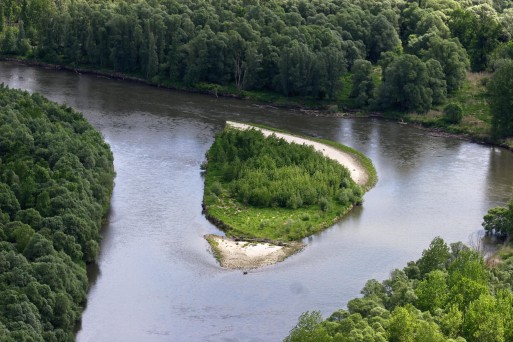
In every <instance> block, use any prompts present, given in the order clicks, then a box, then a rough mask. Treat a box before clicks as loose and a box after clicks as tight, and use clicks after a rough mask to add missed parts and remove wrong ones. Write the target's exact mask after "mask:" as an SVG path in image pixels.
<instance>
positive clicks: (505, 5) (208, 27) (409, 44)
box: [0, 0, 513, 138]
mask: <svg viewBox="0 0 513 342" xmlns="http://www.w3.org/2000/svg"><path fill="white" fill-rule="evenodd" d="M512 37H513V3H512V2H510V1H506V0H479V1H478V0H474V1H472V0H444V1H437V0H423V1H405V0H378V1H376V0H352V1H342V0H326V1H306V0H289V1H258V0H233V1H206V0H202V1H178V0H120V1H107V0H94V1H93V0H74V1H71V0H60V1H55V0H22V1H15V0H6V1H3V2H2V3H1V4H0V40H1V42H0V51H1V52H2V53H3V54H4V55H9V54H11V55H18V56H24V57H27V58H37V59H40V60H44V61H48V62H51V63H60V64H66V65H70V66H76V67H80V66H88V67H92V68H94V69H101V70H113V71H116V72H122V73H126V74H131V75H137V76H139V77H142V78H144V79H147V80H150V81H151V82H153V83H156V84H163V85H175V86H176V85H184V86H189V87H195V88H201V87H206V88H216V87H217V86H225V87H232V88H233V91H234V92H237V91H243V90H244V91H263V92H274V93H281V94H283V95H284V96H301V97H303V98H312V99H318V100H319V99H329V100H332V101H333V100H340V99H341V98H342V99H343V98H345V99H346V100H347V101H345V102H343V104H344V105H352V106H356V107H358V108H370V109H380V110H390V109H392V110H401V111H416V112H421V113H422V112H427V111H428V110H429V109H430V108H432V107H433V106H440V105H445V104H446V103H447V102H448V101H449V102H450V101H456V102H461V103H462V104H466V102H467V101H466V100H465V99H462V98H459V97H457V96H455V95H456V92H457V91H458V90H460V89H461V88H462V87H463V86H464V85H466V83H465V82H466V72H467V70H469V69H470V70H472V71H483V70H489V71H493V70H496V69H497V68H501V67H503V68H509V69H513V66H511V65H510V64H509V63H508V61H510V60H511V58H512V57H513V42H512V41H511V38H512ZM478 95H479V94H478ZM481 95H482V94H481ZM448 97H450V98H451V99H450V100H447V98H448ZM453 97H454V98H453ZM485 112H486V110H484V112H483V110H482V108H477V109H476V113H474V114H475V115H476V117H477V119H476V120H477V123H476V122H474V123H473V124H474V125H476V124H480V122H481V121H483V122H485V124H488V125H489V124H490V119H489V117H488V116H487V114H486V113H485ZM465 114H466V113H465ZM457 117H458V116H456V118H457ZM506 118H507V121H508V122H511V121H513V119H512V118H511V117H510V116H506ZM441 119H443V118H441ZM438 121H439V122H442V120H438ZM449 121H451V120H449ZM468 124H469V125H470V126H471V125H472V123H468ZM494 127H495V128H497V124H494ZM494 134H495V136H496V137H498V138H502V137H506V136H510V135H513V130H510V129H508V130H506V131H503V130H501V129H498V130H497V129H495V131H494Z"/></svg>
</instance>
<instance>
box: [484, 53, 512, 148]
mask: <svg viewBox="0 0 513 342" xmlns="http://www.w3.org/2000/svg"><path fill="white" fill-rule="evenodd" d="M488 89H489V93H490V109H491V111H492V114H493V119H492V134H493V135H494V136H496V137H498V138H504V137H513V103H512V101H511V99H512V98H513V61H508V62H505V64H503V65H502V66H501V67H500V68H499V69H497V72H496V73H494V74H493V76H492V78H491V79H490V82H489V83H488Z"/></svg>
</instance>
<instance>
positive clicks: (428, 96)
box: [379, 54, 433, 112]
mask: <svg viewBox="0 0 513 342" xmlns="http://www.w3.org/2000/svg"><path fill="white" fill-rule="evenodd" d="M429 83H430V77H429V73H428V70H427V67H426V64H425V63H424V62H422V61H421V60H420V59H419V58H418V57H417V56H413V55H408V54H405V55H401V56H399V57H397V58H395V59H394V60H392V62H390V64H388V66H387V67H386V69H385V70H384V74H383V83H382V84H381V88H380V90H379V100H380V103H381V105H382V106H383V107H385V108H387V107H397V108H400V109H402V110H409V111H417V112H427V111H428V110H429V109H430V108H431V104H432V101H433V98H432V95H433V91H432V90H431V88H430V84H429Z"/></svg>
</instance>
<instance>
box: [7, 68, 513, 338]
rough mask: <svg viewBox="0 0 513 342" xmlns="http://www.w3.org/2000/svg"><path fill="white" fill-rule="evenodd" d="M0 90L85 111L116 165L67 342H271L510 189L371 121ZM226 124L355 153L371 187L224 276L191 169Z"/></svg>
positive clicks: (477, 158)
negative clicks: (291, 242) (320, 141)
mask: <svg viewBox="0 0 513 342" xmlns="http://www.w3.org/2000/svg"><path fill="white" fill-rule="evenodd" d="M0 82H4V83H5V84H6V85H8V86H10V87H13V88H21V89H25V90H28V91H30V92H40V93H42V94H43V95H45V96H46V97H48V98H50V99H51V100H54V101H57V102H61V103H66V104H67V105H69V106H71V107H73V108H75V109H77V110H79V111H81V112H83V113H84V115H85V117H86V118H87V119H88V120H89V121H90V122H91V123H92V124H93V125H94V126H95V127H96V128H98V129H99V130H100V131H101V132H102V134H103V135H104V137H105V139H106V141H107V142H108V143H109V144H110V146H111V148H112V151H113V153H114V158H115V161H114V163H115V168H116V172H117V176H116V180H115V182H116V185H115V188H114V193H113V197H112V203H111V211H110V214H109V218H108V223H107V224H106V226H105V228H104V231H103V241H102V244H101V255H100V260H99V263H98V265H97V266H96V267H92V268H91V269H90V272H89V273H90V279H91V288H90V291H89V295H88V303H87V307H86V309H85V311H84V313H83V317H82V323H81V327H80V330H79V331H78V333H77V340H78V341H79V342H85V341H91V342H93V341H94V342H102V341H106V342H107V341H125V342H128V341H278V340H281V339H283V338H284V337H285V336H286V335H287V334H288V331H289V330H290V329H291V328H292V327H293V326H294V325H295V324H296V322H297V318H298V316H299V315H300V314H301V313H303V312H304V311H307V310H320V311H321V312H322V314H323V315H325V316H326V315H329V314H330V313H331V312H333V311H335V310H336V309H338V308H342V307H344V306H345V305H346V303H347V301H348V300H349V299H351V298H353V297H355V296H358V295H359V291H360V290H361V288H362V287H363V285H364V284H365V282H366V280H368V279H370V278H376V279H379V280H383V279H385V278H386V277H387V276H388V275H389V273H390V271H391V270H392V269H394V268H397V267H403V266H405V264H406V262H407V261H409V260H412V259H417V258H419V257H420V256H421V253H422V250H423V249H425V248H427V247H428V245H429V243H430V241H431V240H432V239H433V238H434V237H435V236H441V237H443V238H444V239H445V240H446V241H447V242H455V241H460V240H461V241H463V242H469V241H474V242H475V241H476V239H475V236H476V233H477V232H479V231H480V229H481V221H482V216H483V215H484V214H485V213H486V211H487V210H488V209H489V208H490V207H493V206H496V205H499V204H504V203H505V202H506V201H507V200H508V197H509V195H510V193H511V189H512V186H513V172H512V170H513V154H512V153H511V152H509V151H506V150H503V149H500V148H495V147H487V146H481V145H477V144H473V143H469V142H466V141H462V140H457V139H453V138H445V137H436V136H433V135H431V134H430V133H428V132H424V131H421V130H417V129H414V128H411V127H408V126H407V125H399V124H397V123H393V122H386V121H381V120H375V119H343V118H323V117H308V116H303V115H301V114H300V113H298V112H295V111H287V110H280V109H275V108H271V107H265V106H257V105H255V104H253V103H251V102H247V101H241V100H234V99H221V98H219V99H218V98H215V97H209V96H202V95H195V94H187V93H183V92H175V91H169V90H164V89H159V88H156V87H150V86H145V85H141V84H137V83H130V82H123V81H116V80H110V79H106V78H101V77H96V76H90V75H79V74H75V73H70V72H59V71H53V70H46V69H42V68H33V67H26V66H20V65H17V64H13V63H8V62H2V63H0ZM226 120H235V121H244V122H253V123H259V124H265V125H269V126H273V127H276V128H280V129H285V130H288V131H291V132H294V133H297V134H302V135H306V136H309V135H312V136H317V137H322V138H325V139H330V140H334V141H337V142H340V143H342V144H346V145H349V146H351V147H354V148H356V149H358V150H360V151H362V152H363V153H365V154H366V155H367V156H368V157H370V158H371V159H372V160H373V162H374V165H375V166H376V169H377V172H378V176H379V181H378V183H377V185H376V187H375V188H373V189H372V190H371V191H370V192H368V193H367V194H366V195H365V198H364V204H363V206H362V207H359V208H356V209H355V210H353V211H352V212H350V214H349V215H348V216H347V217H346V218H344V219H343V220H342V221H341V222H339V223H338V224H336V225H334V226H333V227H332V228H330V229H327V230H325V231H324V232H322V233H320V234H318V235H316V236H312V237H310V238H308V239H306V240H305V241H306V242H307V247H306V248H305V250H304V251H302V252H301V253H299V254H297V255H294V256H292V257H290V258H289V259H287V260H285V261H284V262H282V263H279V264H277V265H274V266H270V267H266V268H262V269H258V270H255V271H250V272H249V273H248V274H247V275H243V273H242V272H241V271H233V270H225V269H222V268H220V267H219V266H218V264H217V263H216V261H215V259H214V258H213V256H212V255H211V254H210V252H209V247H208V244H207V242H206V241H205V240H204V239H203V235H204V234H207V233H217V234H219V231H218V230H217V229H216V228H215V227H214V226H212V225H211V224H210V223H209V222H208V221H207V220H206V219H205V217H204V216H203V215H202V213H201V199H202V192H203V179H202V176H201V174H200V164H201V162H202V161H203V160H204V156H205V152H206V151H207V150H208V148H209V146H210V144H211V143H212V142H213V139H214V135H215V134H216V133H217V132H219V131H221V130H222V129H223V126H224V123H225V121H226Z"/></svg>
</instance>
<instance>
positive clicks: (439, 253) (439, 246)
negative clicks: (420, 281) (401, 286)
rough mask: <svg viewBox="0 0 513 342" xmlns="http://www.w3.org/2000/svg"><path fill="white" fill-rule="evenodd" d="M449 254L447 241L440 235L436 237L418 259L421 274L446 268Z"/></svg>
mask: <svg viewBox="0 0 513 342" xmlns="http://www.w3.org/2000/svg"><path fill="white" fill-rule="evenodd" d="M449 256H450V253H449V247H447V245H446V244H445V241H444V240H443V239H442V238H440V237H436V238H434V239H433V241H431V244H430V245H429V248H428V249H425V250H424V251H423V252H422V257H421V258H420V259H419V260H418V261H417V265H418V266H419V269H420V273H421V275H424V276H425V275H427V274H428V273H430V272H431V271H434V270H445V269H446V266H447V262H448V260H449Z"/></svg>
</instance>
